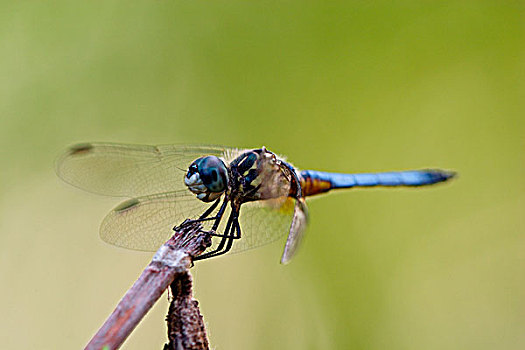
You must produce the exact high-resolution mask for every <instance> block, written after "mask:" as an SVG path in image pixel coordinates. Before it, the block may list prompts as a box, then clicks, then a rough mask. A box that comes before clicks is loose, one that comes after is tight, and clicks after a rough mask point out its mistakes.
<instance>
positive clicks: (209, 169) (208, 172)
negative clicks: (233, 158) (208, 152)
mask: <svg viewBox="0 0 525 350" xmlns="http://www.w3.org/2000/svg"><path fill="white" fill-rule="evenodd" d="M197 167H198V171H199V175H200V178H201V180H202V183H203V184H204V186H206V188H207V189H208V190H210V191H211V192H223V191H224V190H226V186H227V185H228V170H227V169H226V165H224V163H223V162H222V160H220V159H219V158H217V157H215V156H208V157H204V158H201V160H200V162H199V164H198V166H197Z"/></svg>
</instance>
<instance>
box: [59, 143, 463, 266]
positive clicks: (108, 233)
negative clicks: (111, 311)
mask: <svg viewBox="0 0 525 350" xmlns="http://www.w3.org/2000/svg"><path fill="white" fill-rule="evenodd" d="M56 172H57V174H58V175H59V177H61V178H62V179H63V180H64V181H66V182H68V183H69V184H71V185H73V186H76V187H79V188H81V189H83V190H86V191H89V192H93V193H97V194H102V195H107V196H117V197H128V199H127V200H125V201H124V202H122V203H120V204H119V205H118V206H117V207H115V208H114V209H113V210H112V211H111V212H110V213H109V214H107V216H106V217H105V218H104V220H103V221H102V224H101V226H100V236H101V238H102V240H104V241H105V242H107V243H110V244H112V245H116V246H119V247H124V248H128V249H134V250H142V251H156V250H157V249H158V248H159V247H160V246H161V245H162V244H163V243H164V242H165V241H166V240H167V239H168V238H169V237H170V236H171V233H172V230H173V229H174V225H176V224H177V223H180V222H183V221H185V220H186V222H200V223H201V224H203V225H205V226H203V230H205V231H206V232H208V233H209V234H210V235H212V236H213V237H214V239H213V244H212V246H210V247H209V248H208V249H207V250H206V251H205V252H204V253H203V254H201V255H200V256H197V257H195V258H194V260H202V259H207V258H211V257H216V256H219V255H222V254H225V253H227V252H240V251H244V250H247V249H251V248H255V247H258V246H261V245H263V244H267V243H270V242H273V241H275V240H277V239H279V238H281V237H282V236H284V235H285V234H288V238H287V240H286V243H285V246H284V252H283V254H282V257H281V263H283V264H285V263H288V262H289V261H290V260H291V259H292V257H293V256H294V254H295V253H296V251H297V248H298V247H299V244H300V242H301V240H302V238H303V236H304V232H305V229H306V226H307V222H308V207H307V204H306V200H305V199H306V198H308V197H310V196H314V195H318V194H323V193H326V192H328V191H330V190H334V189H347V188H353V187H374V186H384V187H397V186H410V187H415V186H426V185H432V184H437V183H440V182H444V181H447V180H450V179H451V178H453V177H454V176H455V173H454V172H452V171H445V170H439V169H425V170H408V171H395V172H377V173H356V174H341V173H329V172H322V171H315V170H303V171H300V170H298V169H297V168H296V167H294V166H293V165H292V164H291V163H289V162H288V161H286V159H285V158H284V157H281V156H278V155H276V154H275V153H273V152H271V151H270V150H268V149H267V148H265V147H261V148H255V149H241V148H228V147H223V146H201V145H160V146H149V145H129V144H116V143H115V144H113V143H82V144H76V145H73V146H71V147H69V148H68V149H67V150H65V152H64V153H63V154H62V155H60V156H59V158H58V159H57V162H56ZM187 219H189V220H190V221H187Z"/></svg>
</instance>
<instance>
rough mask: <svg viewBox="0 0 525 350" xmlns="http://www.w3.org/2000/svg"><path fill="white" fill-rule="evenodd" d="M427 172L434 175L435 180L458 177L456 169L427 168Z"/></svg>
mask: <svg viewBox="0 0 525 350" xmlns="http://www.w3.org/2000/svg"><path fill="white" fill-rule="evenodd" d="M428 172H429V173H431V174H432V175H433V176H434V177H435V179H436V180H437V182H442V181H448V180H450V179H453V178H455V177H458V173H457V172H456V171H451V170H441V169H428Z"/></svg>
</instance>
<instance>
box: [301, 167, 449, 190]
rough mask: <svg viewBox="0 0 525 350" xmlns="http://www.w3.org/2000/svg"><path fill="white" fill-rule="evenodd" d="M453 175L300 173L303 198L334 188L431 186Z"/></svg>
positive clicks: (433, 171) (430, 171) (427, 172)
mask: <svg viewBox="0 0 525 350" xmlns="http://www.w3.org/2000/svg"><path fill="white" fill-rule="evenodd" d="M454 175H455V174H454V173H453V172H448V171H444V170H437V169H427V170H409V171H396V172H385V173H371V174H339V173H325V172H322V171H315V170H303V171H301V178H302V179H301V187H302V190H303V195H304V196H312V195H314V194H319V193H323V192H328V191H329V190H331V189H334V188H351V187H373V186H425V185H432V184H435V183H439V182H443V181H446V180H448V179H450V178H452V177H453V176H454Z"/></svg>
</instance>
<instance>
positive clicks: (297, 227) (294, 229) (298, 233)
mask: <svg viewBox="0 0 525 350" xmlns="http://www.w3.org/2000/svg"><path fill="white" fill-rule="evenodd" d="M307 224H308V209H307V207H306V202H305V201H304V198H300V199H298V200H297V201H296V202H295V209H294V213H293V220H292V226H291V227H290V233H289V234H288V239H287V240H286V245H285V246H284V252H283V256H282V257H281V264H287V263H289V262H290V260H292V258H293V256H294V255H295V253H296V252H297V249H298V248H299V246H300V244H301V241H302V240H303V236H304V232H305V231H306V225H307Z"/></svg>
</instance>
